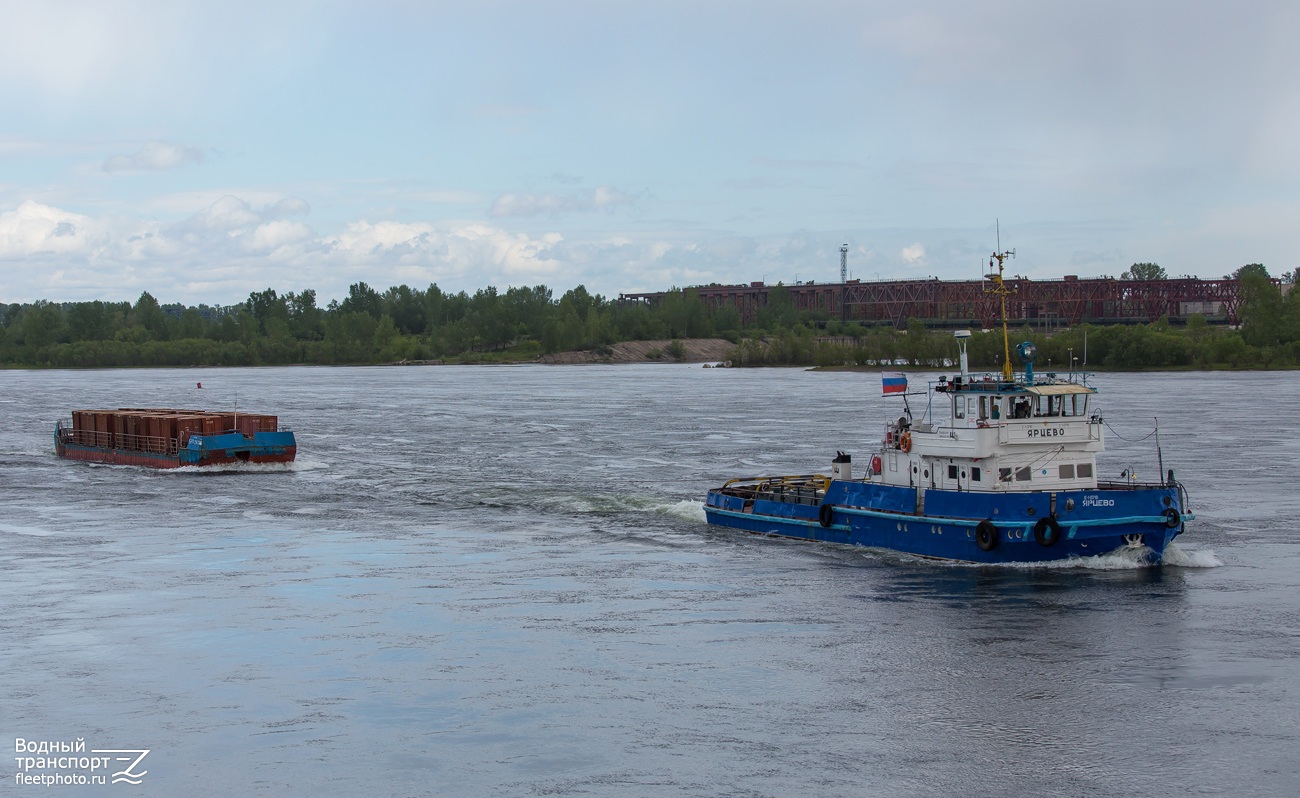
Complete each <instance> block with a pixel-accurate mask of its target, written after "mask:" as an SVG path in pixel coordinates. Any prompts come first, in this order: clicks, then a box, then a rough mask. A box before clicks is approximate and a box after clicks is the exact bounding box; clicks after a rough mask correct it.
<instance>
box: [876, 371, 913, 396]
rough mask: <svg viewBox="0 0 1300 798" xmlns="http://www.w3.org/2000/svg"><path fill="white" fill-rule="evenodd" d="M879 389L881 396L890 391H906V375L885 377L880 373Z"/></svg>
mask: <svg viewBox="0 0 1300 798" xmlns="http://www.w3.org/2000/svg"><path fill="white" fill-rule="evenodd" d="M880 391H881V395H882V396H884V395H885V394H891V393H907V375H906V374H899V375H898V376H897V377H886V376H885V375H884V374H881V375H880Z"/></svg>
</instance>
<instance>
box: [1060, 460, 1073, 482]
mask: <svg viewBox="0 0 1300 798" xmlns="http://www.w3.org/2000/svg"><path fill="white" fill-rule="evenodd" d="M1058 476H1060V478H1061V479H1074V463H1062V464H1061V468H1060V471H1059V474H1058Z"/></svg>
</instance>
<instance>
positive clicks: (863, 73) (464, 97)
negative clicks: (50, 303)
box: [0, 0, 1300, 304]
mask: <svg viewBox="0 0 1300 798" xmlns="http://www.w3.org/2000/svg"><path fill="white" fill-rule="evenodd" d="M0 15H2V17H3V19H4V24H3V25H2V26H0V120H3V122H2V124H0V302H22V301H31V300H36V299H51V300H85V299H114V300H122V299H134V298H135V297H137V296H139V294H140V292H141V291H144V290H148V291H150V292H151V293H153V294H154V296H156V297H158V298H159V300H161V301H163V302H177V301H179V302H186V303H197V302H207V303H222V304H226V303H233V302H238V301H241V300H243V299H244V298H246V297H247V295H248V293H249V292H250V291H254V290H261V289H264V288H267V287H270V288H274V289H276V290H277V291H282V292H283V291H289V290H300V289H303V288H315V289H317V291H318V293H319V295H320V298H321V301H322V303H323V302H324V301H327V300H328V299H330V298H337V297H341V296H343V295H344V294H345V293H346V290H347V286H348V285H349V284H351V283H353V282H356V281H359V280H364V281H366V282H368V283H370V284H371V285H372V286H375V287H378V288H380V289H383V288H387V287H389V286H392V285H397V284H400V283H406V284H409V285H412V286H417V287H424V286H427V285H428V284H429V283H432V282H436V283H437V284H438V285H439V286H441V287H443V288H444V289H450V290H453V291H455V290H461V289H465V290H468V291H470V292H473V291H474V290H475V289H477V288H481V287H484V286H487V285H496V286H498V287H500V288H503V289H504V287H506V286H510V285H535V284H538V283H544V284H546V285H548V286H551V287H552V288H553V289H556V291H557V295H558V293H560V292H562V291H564V290H566V289H568V288H571V287H573V286H575V285H577V284H579V283H583V284H586V285H587V287H588V288H590V289H591V290H593V291H594V292H599V293H603V294H605V295H607V296H616V295H617V294H619V293H620V292H636V291H647V290H662V289H666V288H669V287H671V286H685V285H694V284H701V283H708V282H723V283H735V282H748V281H750V280H766V281H768V282H770V283H774V282H776V281H778V280H784V281H786V282H792V281H794V280H816V281H819V282H820V281H834V280H838V278H839V248H840V246H841V245H842V244H847V245H848V246H849V248H850V252H849V270H850V272H851V277H856V278H860V279H865V280H874V279H886V278H899V277H918V276H920V277H928V276H937V277H942V278H945V279H948V278H954V279H972V278H976V277H978V275H979V273H980V267H981V264H982V263H986V262H987V260H988V254H989V253H990V252H991V251H992V250H993V248H994V246H995V245H996V243H997V242H996V239H995V222H996V220H1000V222H1001V234H1002V246H1003V247H1004V248H1013V247H1014V248H1015V249H1016V250H1017V253H1018V257H1017V259H1016V260H1015V261H1011V262H1010V263H1009V266H1010V271H1011V272H1013V273H1018V274H1024V275H1027V276H1031V277H1040V278H1049V277H1060V276H1062V275H1064V274H1079V275H1100V274H1112V275H1114V274H1118V273H1120V272H1122V271H1124V270H1125V269H1126V268H1127V267H1128V266H1129V264H1132V263H1134V262H1137V261H1154V262H1157V263H1159V264H1161V265H1162V266H1164V267H1165V268H1166V270H1168V271H1169V273H1170V274H1174V275H1179V274H1195V275H1199V276H1203V277H1216V276H1221V275H1223V274H1224V273H1226V272H1229V271H1232V270H1233V269H1235V268H1237V267H1238V266H1240V265H1242V264H1244V263H1251V262H1261V263H1264V264H1265V265H1266V266H1267V267H1269V269H1270V270H1271V271H1272V272H1273V273H1274V274H1280V273H1282V272H1283V271H1287V270H1290V269H1294V268H1295V267H1296V266H1298V265H1300V249H1298V247H1297V244H1298V243H1300V146H1298V145H1297V142H1300V47H1297V45H1296V41H1297V39H1300V3H1296V2H1294V0H1276V1H1275V2H1256V1H1254V0H1237V1H1236V2H1232V3H1228V2H1207V1H1204V0H1202V1H1200V2H1198V1H1197V0H1189V1H1188V2H1177V3H1175V2H1141V0H1136V1H1135V0H1126V1H1125V2H1111V1H1110V0H1100V2H1089V3H1051V2H1047V3H1045V2H1041V0H1023V1H1016V0H1006V1H1005V2H996V1H995V2H980V0H913V1H912V2H907V3H898V2H873V1H872V0H856V1H855V2H822V1H820V0H799V1H798V2H795V0H782V1H780V2H763V1H762V0H750V1H749V2H726V1H722V2H703V0H690V1H689V2H657V1H656V0H642V2H636V3H633V2H619V0H602V1H596V0H592V1H591V2H579V1H578V0H549V1H548V0H476V2H468V1H467V0H456V1H455V2H440V0H424V2H384V1H383V0H368V1H367V2H334V3H328V2H289V1H288V0H285V1H283V2H277V1H275V0H272V2H265V0H260V1H259V2H255V3H242V2H223V3H212V2H203V3H188V2H153V1H149V2H124V1H118V0H99V1H98V2H85V3H82V2H58V1H57V0H53V1H43V2H39V3H33V2H29V1H28V0H23V1H22V2H13V1H11V0H0Z"/></svg>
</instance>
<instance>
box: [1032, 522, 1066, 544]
mask: <svg viewBox="0 0 1300 798" xmlns="http://www.w3.org/2000/svg"><path fill="white" fill-rule="evenodd" d="M1034 540H1036V541H1038V545H1040V546H1055V545H1056V544H1057V543H1058V542H1060V540H1061V525H1060V524H1059V523H1057V521H1056V516H1054V515H1045V516H1043V517H1042V518H1040V519H1038V523H1036V524H1034Z"/></svg>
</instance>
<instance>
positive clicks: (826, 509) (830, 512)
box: [817, 504, 835, 527]
mask: <svg viewBox="0 0 1300 798" xmlns="http://www.w3.org/2000/svg"><path fill="white" fill-rule="evenodd" d="M834 518H835V505H833V504H823V505H822V506H821V508H820V509H819V510H817V522H818V523H820V524H821V525H822V526H823V527H828V526H830V525H831V522H832V521H833V520H834Z"/></svg>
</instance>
